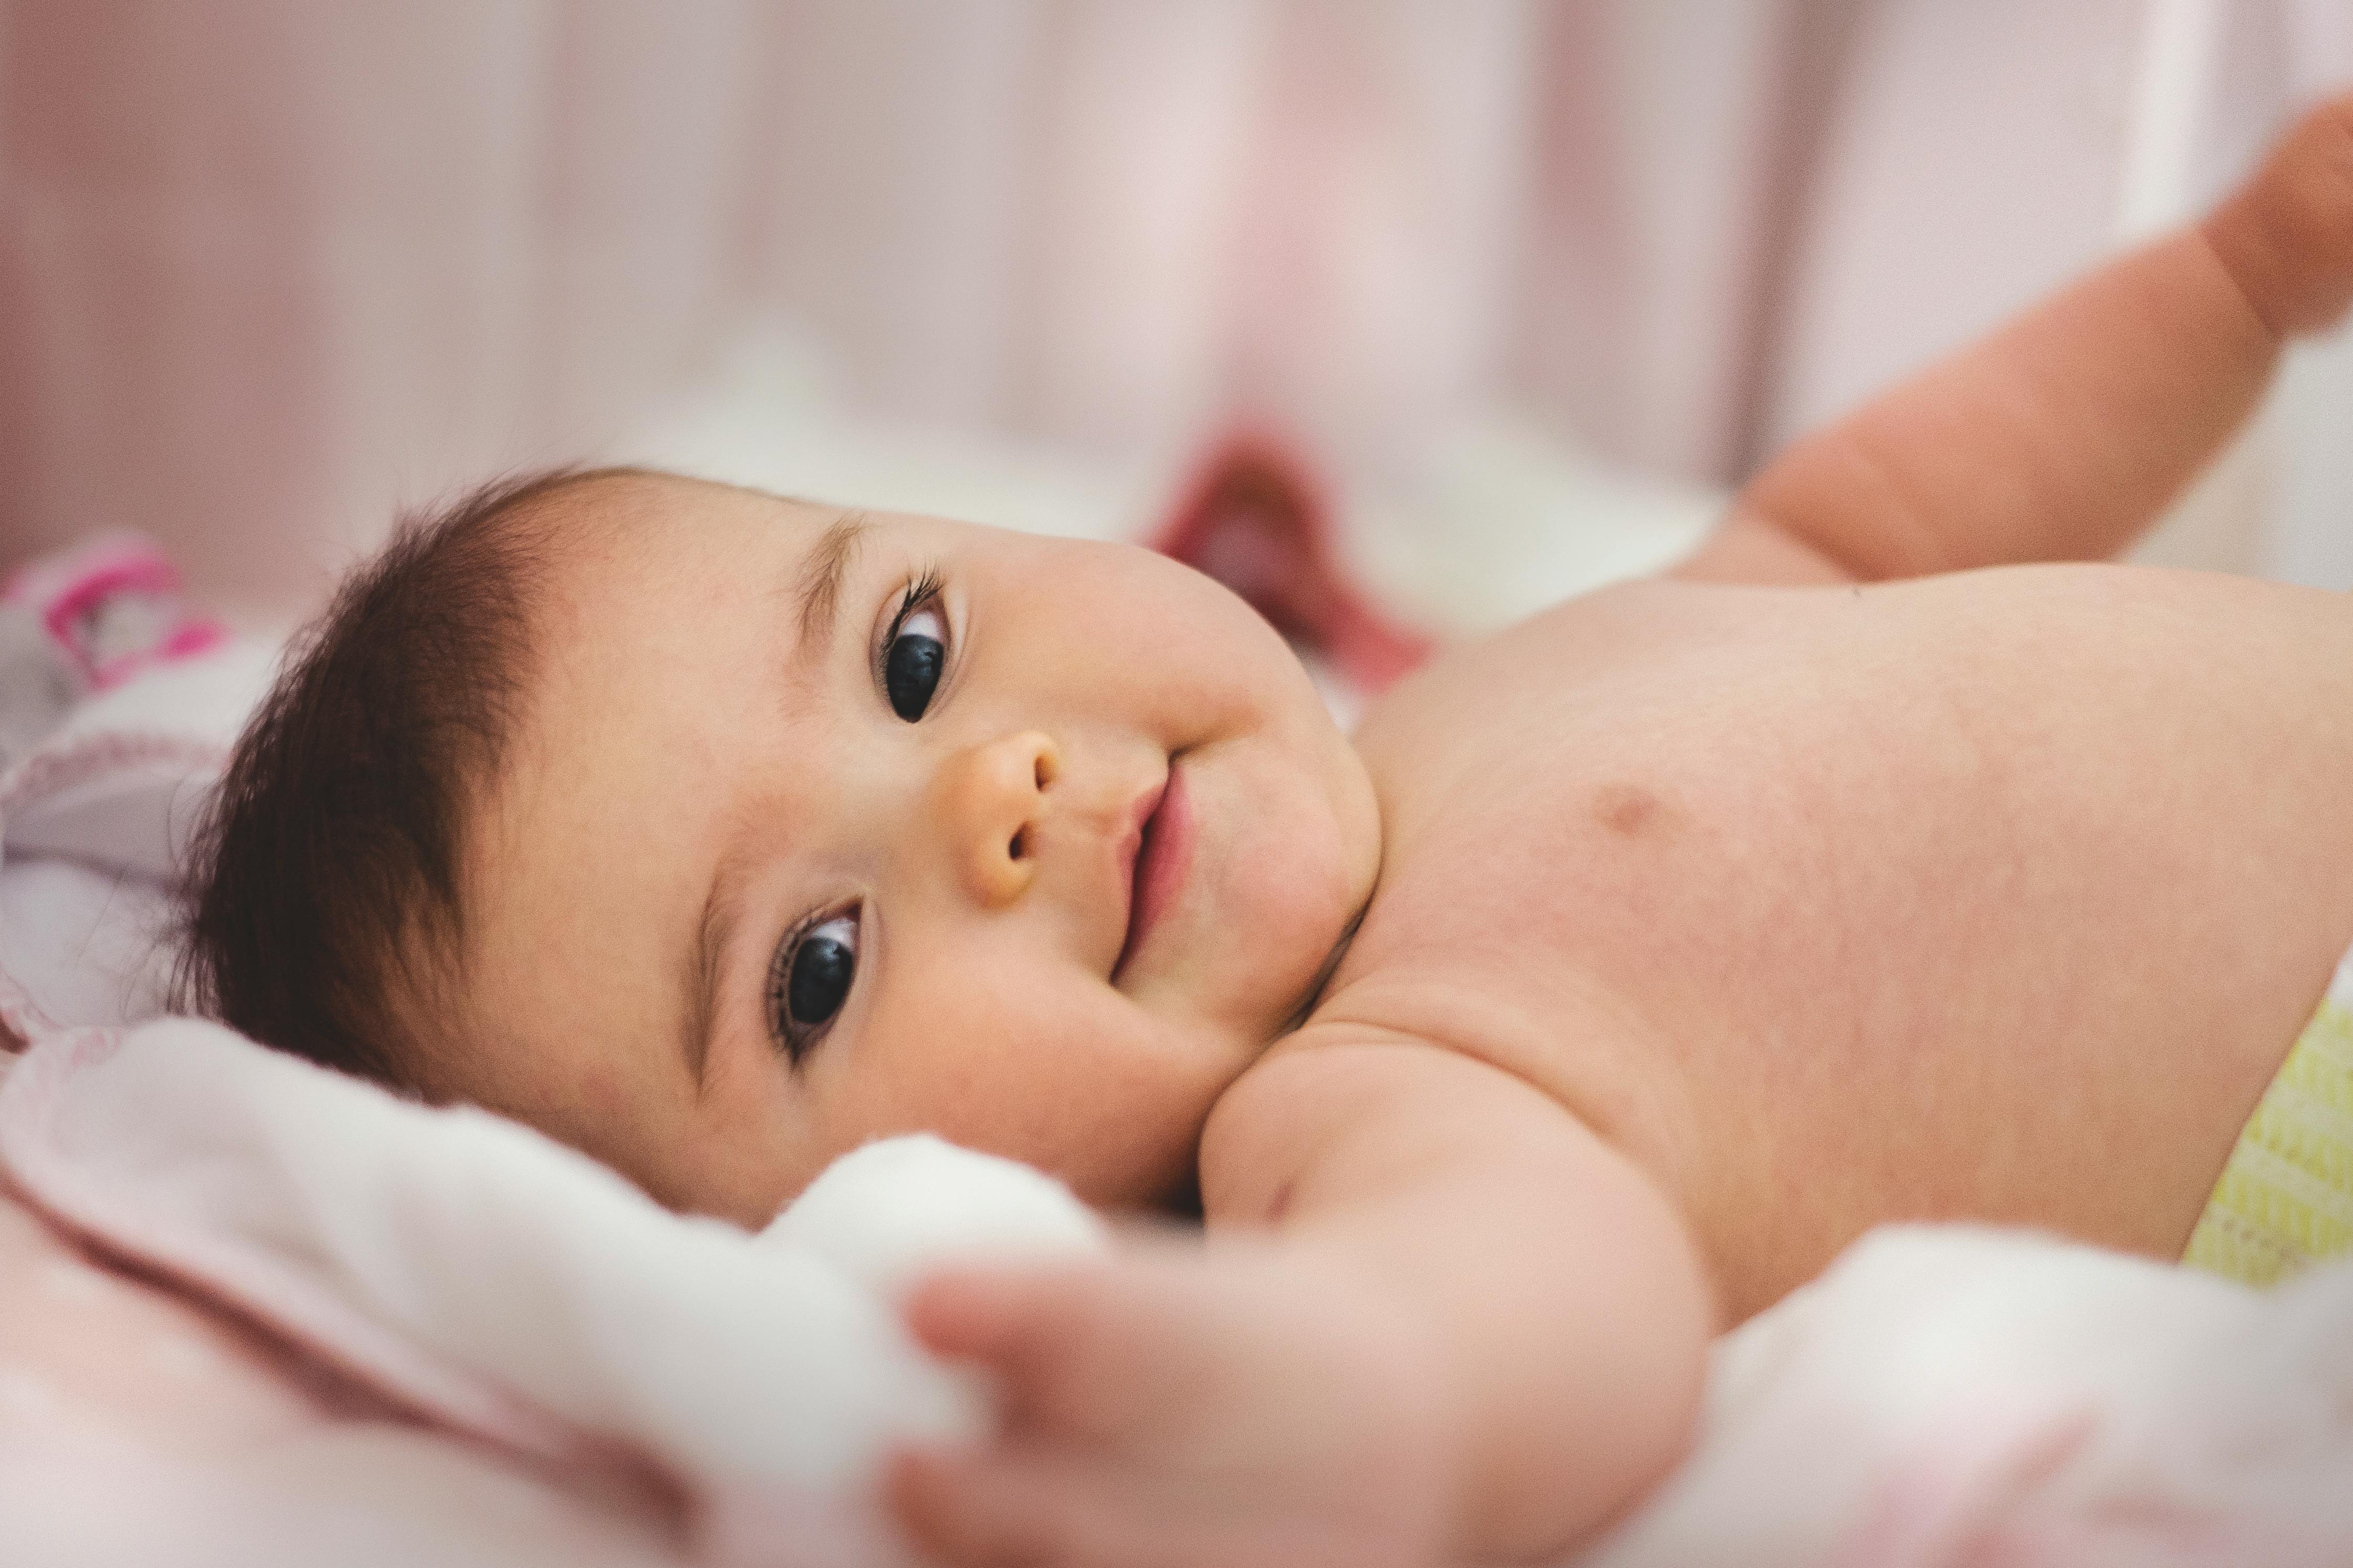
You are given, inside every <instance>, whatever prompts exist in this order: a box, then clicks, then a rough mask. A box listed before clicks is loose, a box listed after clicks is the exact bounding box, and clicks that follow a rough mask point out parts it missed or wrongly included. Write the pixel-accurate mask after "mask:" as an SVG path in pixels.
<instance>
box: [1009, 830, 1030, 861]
mask: <svg viewBox="0 0 2353 1568" xmlns="http://www.w3.org/2000/svg"><path fill="white" fill-rule="evenodd" d="M1006 851H1007V853H1008V854H1010V855H1011V856H1012V857H1013V858H1015V859H1016V860H1018V859H1020V858H1021V857H1022V856H1023V855H1025V854H1027V853H1028V852H1029V829H1028V828H1026V827H1025V828H1023V829H1022V830H1021V831H1020V832H1018V833H1017V834H1015V835H1014V836H1013V842H1012V843H1010V844H1008V845H1007V846H1006Z"/></svg>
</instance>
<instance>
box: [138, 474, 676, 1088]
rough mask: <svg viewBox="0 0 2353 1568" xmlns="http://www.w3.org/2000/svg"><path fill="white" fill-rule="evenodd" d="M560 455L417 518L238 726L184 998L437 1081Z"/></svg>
mask: <svg viewBox="0 0 2353 1568" xmlns="http://www.w3.org/2000/svg"><path fill="white" fill-rule="evenodd" d="M633 471H634V470H628V469H609V468H607V469H596V470H589V471H580V470H570V469H560V470H554V471H551V472H543V473H535V474H527V475H523V476H520V477H516V478H510V479H501V480H497V481H494V482H492V483H491V484H487V485H484V486H482V487H481V488H480V489H476V490H474V491H473V492H471V493H470V494H469V495H467V496H465V497H463V498H462V499H460V500H459V501H458V502H457V503H456V504H455V505H453V506H450V507H448V508H446V509H444V510H440V511H438V513H427V514H422V515H418V514H412V515H409V516H406V517H404V518H403V519H402V521H401V522H400V524H399V525H398V527H397V528H396V531H395V534H394V538H393V541H392V542H391V543H390V544H389V545H387V546H386V547H385V550H384V552H382V553H381V554H380V555H378V556H376V557H375V560H373V561H372V562H370V563H367V564H365V565H364V566H363V567H361V568H360V569H359V570H358V571H356V572H355V573H353V575H352V576H351V577H350V578H348V579H347V580H346V581H345V582H344V583H343V586H342V587H341V589H339V590H338V592H337V593H336V595H335V598H334V602H333V604H332V605H331V606H330V608H329V609H328V611H327V613H326V614H325V615H324V616H322V617H321V618H320V620H319V621H318V622H317V623H316V624H314V625H313V626H311V627H310V628H309V629H308V630H307V631H306V632H304V634H303V635H302V637H301V638H300V639H299V640H298V641H297V642H296V644H295V645H294V647H292V648H291V649H290V650H289V653H288V658H287V663H286V665H285V668H283V670H282V671H281V672H280V675H279V677H278V679H277V680H276V682H275V684H274V685H273V686H272V688H271V689H270V692H269V697H268V699H267V700H265V701H264V702H263V703H262V705H261V708H260V710H259V711H258V712H257V713H256V714H255V715H254V717H253V719H252V721H251V722H249V723H248V725H247V726H246V730H245V732H244V734H243V735H242V736H241V737H240V738H239V739H238V741H237V749H236V751H235V752H234V753H233V754H232V755H231V757H230V760H229V764H228V768H227V773H225V774H224V775H223V777H222V779H221V783H220V788H219V792H218V794H217V795H216V796H215V798H214V801H213V805H212V807H211V810H210V811H209V813H208V814H207V816H206V821H205V824H204V826H203V827H202V828H201V829H200V831H199V832H198V834H197V837H196V838H195V842H194V844H193V845H192V847H191V850H190V854H189V860H188V866H187V870H188V873H189V874H188V876H187V879H186V880H187V885H188V892H189V900H188V912H187V917H186V926H185V933H184V934H185V945H184V946H183V949H182V953H181V960H180V970H179V984H178V994H177V1001H178V1003H179V1005H180V1006H181V1007H182V1008H183V1009H185V1010H188V1011H195V1012H200V1013H203V1014H206V1015H207V1016H211V1017H214V1018H217V1019H218V1020H220V1021H221V1022H223V1023H225V1024H227V1025H228V1026H231V1027H232V1028H235V1029H237V1030H238V1031H240V1032H241V1033H243V1034H246V1035H249V1036H251V1037H253V1038H255V1039H257V1040H259V1041H261V1042H262V1043H263V1044H265V1045H269V1046H275V1047H278V1048H280V1049H281V1050H285V1051H289V1052H291V1053H293V1054H294V1055H296V1056H300V1057H305V1058H309V1059H311V1061H314V1062H319V1063H321V1064H322V1065H324V1066H327V1067H331V1068H339V1069H341V1070H343V1071H345V1072H350V1073H354V1074H357V1075H359V1076H361V1077H364V1078H369V1079H375V1080H377V1081H379V1082H382V1083H385V1084H388V1085H391V1086H392V1087H395V1088H398V1089H419V1088H421V1087H422V1086H421V1084H420V1081H419V1077H418V1067H419V1062H418V1055H417V1048H418V1047H419V1045H420V1043H421V1042H420V1041H419V1040H418V1039H417V1037H416V1036H415V1033H414V1030H415V1028H416V1026H417V1020H419V1019H420V1018H422V1017H425V1016H429V1009H430V1006H431V1004H432V1001H433V999H434V995H435V993H436V991H437V990H438V984H439V982H441V981H442V980H443V979H445V978H446V977H447V975H448V965H449V964H450V963H452V962H454V960H455V956H456V954H457V952H458V951H459V939H460V937H461V935H462V931H463V922H464V909H463V906H462V903H461V901H460V899H459V877H460V867H461V857H462V855H463V853H464V847H465V839H466V828H467V821H468V817H469V816H470V813H471V812H472V810H473V809H474V806H475V804H476V802H477V800H478V798H479V796H480V793H481V790H482V788H483V787H484V785H485V784H487V783H488V782H489V781H490V780H491V779H492V778H494V777H495V776H496V775H497V773H498V770H499V768H500V766H501V760H502V757H503V755H504V753H505V751H506V748H507V745H508V742H509V740H510V738H511V736H512V731H513V728H514V722H515V717H516V710H517V706H518V699H519V697H520V695H521V693H522V690H523V689H524V687H525V685H526V683H527V682H528V680H529V679H530V671H531V655H532V646H531V645H532V626H533V620H532V616H531V605H532V600H533V594H534V591H535V590H536V589H537V588H538V586H539V585H540V584H541V583H542V582H543V579H544V577H545V575H546V565H547V563H548V560H549V558H550V552H551V547H552V546H553V545H554V543H555V542H556V541H557V539H558V538H559V536H560V534H561V532H562V531H563V530H564V528H565V521H566V518H567V515H568V514H570V512H571V511H572V510H573V509H569V508H551V507H548V506H545V505H543V504H541V503H543V502H546V501H549V500H553V499H554V498H555V497H556V496H557V495H558V494H559V492H563V491H565V490H569V489H573V488H574V487H575V486H579V485H583V484H587V483H591V482H594V481H596V480H598V479H607V478H615V477H618V476H620V475H622V474H627V473H631V472H633Z"/></svg>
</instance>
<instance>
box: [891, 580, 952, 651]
mask: <svg viewBox="0 0 2353 1568" xmlns="http://www.w3.org/2000/svg"><path fill="white" fill-rule="evenodd" d="M939 596H940V570H939V568H938V567H936V566H926V567H924V568H923V570H922V571H921V572H918V573H917V574H915V580H914V581H913V582H912V583H910V584H907V591H906V593H905V594H904V595H901V597H900V600H899V608H898V609H897V610H896V611H895V612H893V613H892V616H891V624H890V626H887V627H885V628H884V629H883V632H882V650H883V651H884V652H885V653H887V652H889V651H890V648H891V642H892V638H894V637H897V636H898V635H899V628H900V627H901V626H905V625H906V624H907V617H908V616H912V615H913V614H914V613H915V612H916V611H917V610H920V609H922V608H923V606H924V605H928V604H930V603H931V602H932V601H933V600H934V599H936V598H938V597H939Z"/></svg>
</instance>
